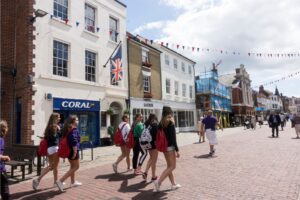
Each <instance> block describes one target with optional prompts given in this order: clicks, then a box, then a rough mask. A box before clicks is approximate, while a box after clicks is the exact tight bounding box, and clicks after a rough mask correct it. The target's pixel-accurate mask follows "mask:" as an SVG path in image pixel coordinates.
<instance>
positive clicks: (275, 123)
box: [268, 112, 280, 137]
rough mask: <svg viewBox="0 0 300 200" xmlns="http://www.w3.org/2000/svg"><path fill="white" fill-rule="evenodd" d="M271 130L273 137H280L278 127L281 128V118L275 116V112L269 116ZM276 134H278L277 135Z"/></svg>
mask: <svg viewBox="0 0 300 200" xmlns="http://www.w3.org/2000/svg"><path fill="white" fill-rule="evenodd" d="M268 123H269V126H270V128H272V137H275V134H276V137H279V135H278V126H280V116H279V115H278V114H275V112H272V113H271V115H270V116H269V120H268ZM275 132H276V133H275Z"/></svg>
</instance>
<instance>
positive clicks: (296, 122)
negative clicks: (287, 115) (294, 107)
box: [292, 114, 300, 139]
mask: <svg viewBox="0 0 300 200" xmlns="http://www.w3.org/2000/svg"><path fill="white" fill-rule="evenodd" d="M292 127H294V128H295V131H296V135H297V138H298V139H299V136H300V115H299V114H294V116H293V120H292Z"/></svg>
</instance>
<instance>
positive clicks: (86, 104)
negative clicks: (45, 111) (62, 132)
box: [53, 98, 100, 146]
mask: <svg viewBox="0 0 300 200" xmlns="http://www.w3.org/2000/svg"><path fill="white" fill-rule="evenodd" d="M53 111H54V112H58V113H60V116H61V123H63V122H64V120H65V119H66V118H67V117H68V116H69V115H76V116H77V117H78V120H79V124H78V129H79V132H80V135H81V142H84V141H92V142H93V145H94V146H99V145H100V128H99V123H100V121H99V120H100V119H99V113H100V101H89V100H83V99H64V98H53Z"/></svg>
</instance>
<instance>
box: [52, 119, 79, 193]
mask: <svg viewBox="0 0 300 200" xmlns="http://www.w3.org/2000/svg"><path fill="white" fill-rule="evenodd" d="M78 123H79V120H78V117H77V116H76V115H70V116H69V117H68V119H67V120H66V122H65V124H64V127H63V130H62V134H63V137H67V141H68V145H69V148H70V154H69V157H68V160H69V163H70V169H69V171H67V172H66V173H65V174H64V175H63V177H62V178H60V179H59V180H58V181H56V186H57V187H58V189H59V190H60V191H61V192H63V191H64V186H63V182H64V181H65V180H66V179H67V178H69V177H71V185H70V186H71V187H76V186H80V185H82V183H81V182H79V181H76V180H75V172H76V171H77V170H78V169H79V147H80V133H79V130H78V129H77V126H78Z"/></svg>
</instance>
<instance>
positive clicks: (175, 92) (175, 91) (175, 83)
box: [174, 81, 179, 96]
mask: <svg viewBox="0 0 300 200" xmlns="http://www.w3.org/2000/svg"><path fill="white" fill-rule="evenodd" d="M174 94H175V95H176V96H178V95H179V82H178V81H175V82H174Z"/></svg>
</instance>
